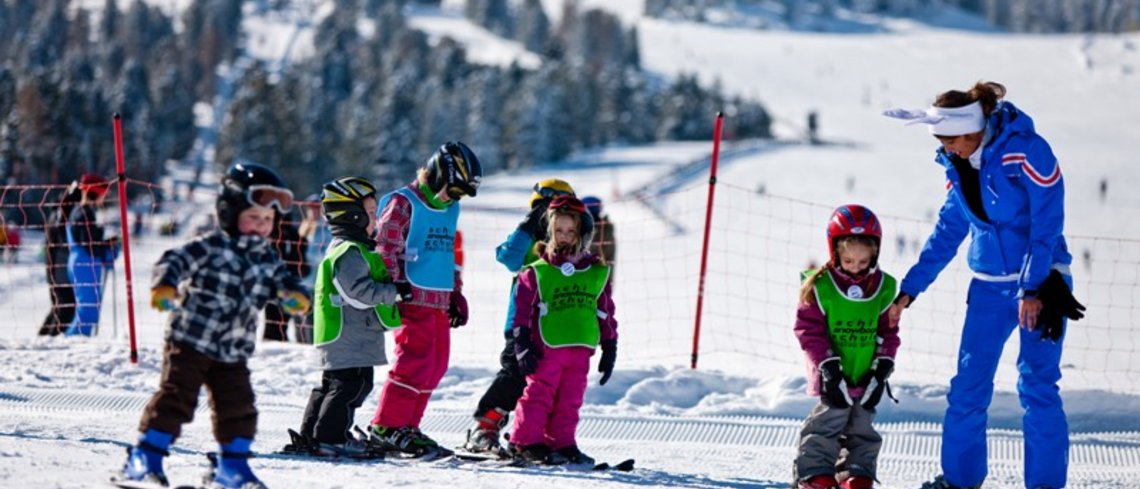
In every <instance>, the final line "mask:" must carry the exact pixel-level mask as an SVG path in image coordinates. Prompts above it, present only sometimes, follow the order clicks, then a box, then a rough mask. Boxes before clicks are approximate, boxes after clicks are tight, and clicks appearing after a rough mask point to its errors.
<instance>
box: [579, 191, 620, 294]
mask: <svg viewBox="0 0 1140 489" xmlns="http://www.w3.org/2000/svg"><path fill="white" fill-rule="evenodd" d="M582 203H583V204H585V205H586V209H587V210H589V211H590V216H591V217H593V218H594V240H593V242H592V243H591V244H590V253H593V254H594V255H595V256H597V257H598V258H601V259H602V261H604V262H605V263H606V264H607V265H609V266H610V268H611V269H612V268H613V267H614V264H615V263H616V262H617V237H616V236H614V223H613V221H612V220H611V219H610V215H609V214H607V213H606V208H605V207H604V206H603V205H602V199H599V198H597V197H594V196H593V195H587V196H585V197H582ZM611 275H612V272H611ZM611 279H612V277H611Z"/></svg>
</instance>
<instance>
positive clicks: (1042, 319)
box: [1037, 270, 1085, 341]
mask: <svg viewBox="0 0 1140 489" xmlns="http://www.w3.org/2000/svg"><path fill="white" fill-rule="evenodd" d="M1037 298H1038V299H1040V300H1041V312H1040V314H1038V315H1037V323H1038V325H1039V326H1040V327H1041V339H1043V340H1045V339H1048V340H1053V341H1057V340H1060V339H1061V336H1062V335H1063V334H1065V320H1064V318H1069V319H1072V320H1074V321H1076V320H1078V319H1081V318H1083V317H1085V314H1084V310H1085V306H1084V305H1082V304H1081V303H1080V302H1077V299H1076V298H1075V297H1073V290H1072V289H1070V288H1069V284H1067V283H1065V278H1064V277H1062V276H1061V272H1058V271H1056V270H1052V271H1050V272H1049V276H1048V277H1046V278H1045V281H1044V282H1042V283H1041V288H1040V289H1039V290H1038V291H1037Z"/></svg>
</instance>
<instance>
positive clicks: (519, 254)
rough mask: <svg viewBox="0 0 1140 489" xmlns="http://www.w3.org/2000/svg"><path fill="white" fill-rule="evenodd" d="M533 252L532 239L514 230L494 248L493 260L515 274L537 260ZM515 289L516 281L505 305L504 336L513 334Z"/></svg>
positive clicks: (525, 233)
mask: <svg viewBox="0 0 1140 489" xmlns="http://www.w3.org/2000/svg"><path fill="white" fill-rule="evenodd" d="M533 250H534V237H533V236H531V235H530V233H528V232H526V231H523V230H521V229H515V230H514V231H511V234H510V235H509V236H507V239H506V241H503V242H502V243H501V244H500V245H499V246H498V247H497V248H495V260H496V261H498V262H499V263H502V264H503V266H505V267H507V270H509V271H510V272H511V273H513V274H517V273H518V272H519V270H521V269H522V267H523V265H526V264H527V263H530V262H532V261H534V260H536V259H537V256H536V255H535V254H534V251H533ZM515 287H518V280H514V281H512V282H511V293H510V298H511V301H510V303H509V304H508V305H507V321H506V324H504V325H503V334H504V335H506V336H511V335H512V334H513V330H512V329H511V323H512V322H513V321H514V318H515Z"/></svg>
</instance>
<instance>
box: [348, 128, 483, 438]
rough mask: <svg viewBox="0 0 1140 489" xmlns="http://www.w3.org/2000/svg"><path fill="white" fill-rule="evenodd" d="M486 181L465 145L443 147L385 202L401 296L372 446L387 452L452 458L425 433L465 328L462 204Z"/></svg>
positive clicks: (388, 245)
mask: <svg viewBox="0 0 1140 489" xmlns="http://www.w3.org/2000/svg"><path fill="white" fill-rule="evenodd" d="M482 178H483V168H482V166H480V164H479V160H478V158H476V157H475V153H473V152H472V151H471V149H470V148H468V147H467V145H465V144H463V143H461V142H448V143H446V144H444V145H443V146H441V147H440V148H439V150H438V151H436V152H435V154H433V155H432V157H431V158H429V159H428V161H427V163H426V164H425V166H424V168H422V169H420V171H419V173H418V174H417V176H416V179H415V180H413V181H412V182H411V183H409V184H408V185H406V186H404V187H401V188H399V189H397V190H396V191H394V192H391V193H389V194H387V195H385V196H384V198H383V199H381V201H380V209H381V211H380V220H379V225H380V230H379V236H378V239H377V241H378V243H379V245H378V247H379V251H380V256H381V257H382V258H383V260H384V265H385V266H386V267H387V268H388V273H390V274H391V276H392V280H393V282H395V284H396V287H397V290H399V292H400V298H401V301H400V304H399V310H400V318H401V321H402V323H403V325H404V326H406V327H404V328H400V329H399V330H397V331H396V333H395V335H394V339H395V341H396V349H395V357H396V359H395V361H394V362H393V365H392V368H390V369H389V370H388V381H387V382H385V383H384V387H383V389H382V390H381V391H380V403H379V406H378V407H377V408H376V414H375V415H374V416H373V417H372V423H371V427H370V428H371V436H370V442H371V443H372V445H373V446H374V447H375V448H377V449H379V450H385V451H397V452H402V453H404V454H406V455H410V456H416V457H421V456H428V457H437V456H440V455H445V454H447V453H449V452H450V451H449V450H447V449H445V448H442V447H440V446H439V444H438V443H436V442H435V440H432V439H431V438H430V437H428V436H427V435H425V434H423V432H421V431H420V429H419V426H420V421H421V420H422V419H423V415H424V411H425V410H426V409H427V403H428V400H429V399H430V398H431V394H432V390H433V389H435V387H436V386H437V385H439V381H440V380H441V379H442V378H443V374H444V373H446V372H447V365H448V357H449V356H450V354H451V333H450V328H454V327H459V326H462V325H464V324H466V323H467V300H466V299H464V298H463V293H462V285H463V284H462V282H461V280H460V277H459V270H457V269H456V266H455V229H456V224H457V223H458V221H459V203H458V202H459V199H460V198H462V197H464V196H469V197H474V196H475V193H476V191H477V190H478V188H479V183H480V181H481V180H482Z"/></svg>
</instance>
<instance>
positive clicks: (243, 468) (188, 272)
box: [121, 163, 310, 489]
mask: <svg viewBox="0 0 1140 489" xmlns="http://www.w3.org/2000/svg"><path fill="white" fill-rule="evenodd" d="M292 205H293V194H292V193H291V192H290V191H289V190H288V189H287V188H286V187H285V184H284V182H282V181H281V177H279V176H278V175H277V173H276V172H274V171H273V170H271V169H269V168H266V167H264V166H261V165H256V164H249V163H237V164H234V165H232V166H230V168H229V169H228V170H227V171H226V174H225V176H223V177H222V185H221V190H220V193H219V195H218V198H217V203H216V208H217V214H218V223H219V225H220V227H221V229H218V230H215V231H214V232H212V233H210V234H208V235H205V236H200V237H197V238H195V239H193V240H192V241H190V242H189V243H187V244H186V245H183V246H181V247H178V248H173V249H170V250H168V251H166V252H165V253H163V255H162V257H161V258H159V260H158V263H157V264H156V265H155V268H154V272H153V283H154V285H153V288H152V289H151V300H150V303H151V307H154V308H155V309H157V310H159V311H172V312H171V314H170V319H169V321H168V322H167V327H166V347H165V350H164V354H163V363H162V378H161V379H160V380H159V388H158V391H157V392H155V393H154V396H152V397H151V398H150V402H149V403H147V406H146V409H145V410H144V411H143V415H142V419H141V420H140V422H139V431H141V432H142V436H140V437H139V441H138V444H137V445H136V446H135V447H133V448H131V449H130V450H129V452H130V454H129V456H128V458H127V463H126V465H125V466H124V467H123V472H122V474H121V479H126V480H129V481H146V482H151V483H156V484H160V485H163V486H165V485H167V480H166V475H165V473H164V472H163V468H162V458H163V457H165V456H167V455H169V449H170V445H171V444H172V443H173V442H174V440H175V439H176V438H178V435H179V434H180V433H181V430H182V425H183V424H185V423H187V422H189V421H190V420H191V419H193V418H194V410H195V407H196V406H197V404H198V392H199V391H200V390H201V388H202V386H203V385H205V386H206V389H207V390H208V391H209V393H210V407H211V408H212V409H213V424H214V437H215V438H216V439H217V440H218V443H219V444H220V448H221V450H220V454H221V455H220V457H218V458H217V459H216V463H215V466H214V468H213V472H212V474H211V476H210V479H211V483H212V484H213V486H212V487H216V488H226V489H231V488H232V489H259V488H260V489H264V487H265V485H264V484H262V483H261V481H260V480H258V478H257V477H256V476H254V475H253V472H252V470H250V467H249V462H248V460H249V458H250V456H251V453H250V446H251V445H252V443H253V435H254V433H255V432H256V431H257V408H256V407H255V406H254V395H253V388H252V386H251V385H250V381H249V377H250V374H249V368H248V367H247V366H246V362H247V361H248V359H249V357H250V356H251V355H252V354H253V349H254V345H255V344H256V343H257V319H258V316H259V313H260V311H261V309H262V308H263V307H265V304H266V303H268V302H269V301H270V300H271V299H274V298H276V299H278V300H280V302H281V304H282V306H283V307H285V308H286V309H287V310H288V311H289V312H292V313H304V312H305V311H306V310H307V309H308V308H309V304H310V301H309V298H308V297H309V294H308V292H307V291H306V290H304V288H303V287H302V286H301V284H300V283H299V281H298V279H297V277H296V276H295V275H293V274H291V273H289V271H288V270H286V267H285V264H284V263H283V262H282V261H281V259H280V257H278V256H277V253H276V252H275V251H274V250H273V249H272V248H271V247H270V244H269V241H268V240H267V239H266V238H267V237H268V236H269V233H270V231H271V229H272V227H273V222H274V218H275V215H276V213H280V212H283V211H284V210H285V209H288V208H290V207H291V206H292Z"/></svg>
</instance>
